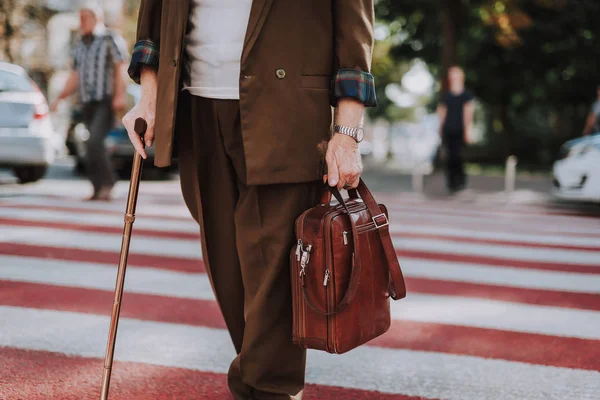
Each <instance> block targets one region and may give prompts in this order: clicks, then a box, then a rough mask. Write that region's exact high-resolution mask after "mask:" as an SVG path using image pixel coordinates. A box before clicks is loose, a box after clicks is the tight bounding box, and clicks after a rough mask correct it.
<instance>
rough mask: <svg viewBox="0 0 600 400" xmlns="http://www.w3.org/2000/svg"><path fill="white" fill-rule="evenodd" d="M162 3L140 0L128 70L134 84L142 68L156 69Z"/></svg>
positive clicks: (138, 81)
mask: <svg viewBox="0 0 600 400" xmlns="http://www.w3.org/2000/svg"><path fill="white" fill-rule="evenodd" d="M162 3H163V0H142V1H141V3H140V11H139V15H138V27H137V38H136V43H135V46H134V47H133V52H132V53H131V63H130V64H129V69H128V73H129V76H130V77H131V79H133V80H134V81H135V82H136V83H140V71H141V68H142V66H144V65H148V66H152V67H155V68H158V58H159V55H160V26H161V14H162Z"/></svg>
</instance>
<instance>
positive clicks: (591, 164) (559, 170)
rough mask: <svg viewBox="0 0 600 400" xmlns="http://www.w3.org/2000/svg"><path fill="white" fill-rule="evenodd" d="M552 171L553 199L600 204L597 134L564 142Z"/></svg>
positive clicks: (599, 162)
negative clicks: (555, 197) (554, 197)
mask: <svg viewBox="0 0 600 400" xmlns="http://www.w3.org/2000/svg"><path fill="white" fill-rule="evenodd" d="M553 172H554V179H553V182H554V194H555V195H556V196H558V197H560V198H563V199H573V200H583V201H594V202H600V133H596V134H594V135H590V136H585V137H582V138H578V139H574V140H571V141H569V142H567V143H565V144H564V145H563V146H562V148H561V153H560V157H559V159H558V160H557V161H556V162H555V163H554V171H553Z"/></svg>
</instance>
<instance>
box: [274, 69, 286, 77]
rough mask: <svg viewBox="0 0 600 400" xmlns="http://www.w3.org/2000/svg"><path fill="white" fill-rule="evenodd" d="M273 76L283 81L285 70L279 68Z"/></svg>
mask: <svg viewBox="0 0 600 400" xmlns="http://www.w3.org/2000/svg"><path fill="white" fill-rule="evenodd" d="M275 75H276V76H277V78H279V79H283V78H285V69H283V68H279V69H278V70H277V71H275Z"/></svg>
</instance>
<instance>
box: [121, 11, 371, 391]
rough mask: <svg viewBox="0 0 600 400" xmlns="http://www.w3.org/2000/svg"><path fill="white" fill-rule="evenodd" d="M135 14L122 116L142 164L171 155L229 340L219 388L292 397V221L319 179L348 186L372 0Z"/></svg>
mask: <svg viewBox="0 0 600 400" xmlns="http://www.w3.org/2000/svg"><path fill="white" fill-rule="evenodd" d="M138 24H139V25H138V42H137V44H136V46H135V48H134V51H133V55H132V62H131V65H130V68H129V72H130V75H131V77H132V78H133V79H134V80H135V81H138V82H141V85H142V97H141V101H140V102H139V103H138V104H137V105H136V107H134V108H133V109H132V110H131V111H130V112H129V113H128V114H127V115H126V116H125V118H124V119H123V121H124V124H125V126H126V127H127V129H128V131H129V135H130V138H131V140H132V142H133V144H134V145H135V147H136V149H137V151H138V152H139V153H141V154H142V156H143V157H146V153H145V151H144V148H143V144H142V142H141V141H140V138H139V137H138V136H137V135H136V134H135V133H134V131H133V125H134V121H135V119H136V118H138V117H142V118H144V119H145V120H146V121H147V122H148V130H147V132H146V135H145V138H144V139H145V142H146V143H145V144H146V145H147V146H150V145H152V144H153V143H155V146H156V149H155V164H156V165H158V166H167V165H169V164H170V162H171V157H172V155H173V154H176V155H177V157H178V160H179V168H180V176H181V187H182V192H183V196H184V199H185V201H186V204H187V206H188V208H189V210H190V211H191V214H192V215H193V217H194V218H195V219H196V221H198V223H199V224H200V225H201V226H202V244H203V257H204V262H205V266H206V271H207V273H208V276H209V277H210V279H211V282H212V285H213V289H214V292H215V295H216V298H217V302H218V304H219V306H220V307H221V311H222V313H223V316H224V318H225V323H226V325H227V328H228V330H229V333H230V335H231V339H232V341H233V344H234V347H235V350H236V351H237V357H236V358H235V359H234V360H233V362H232V364H231V366H230V369H229V373H228V383H229V388H230V390H231V392H232V393H233V395H234V397H235V398H236V399H290V398H300V397H301V391H302V389H303V387H304V374H305V357H306V353H305V350H304V349H301V348H298V347H296V346H294V345H293V344H292V337H291V336H292V332H291V331H292V329H291V328H292V304H291V288H290V276H289V261H288V260H289V254H290V250H291V248H292V246H293V242H294V221H295V219H296V218H297V217H298V216H299V215H300V214H301V213H302V212H303V211H305V210H306V209H308V208H310V207H312V206H314V205H316V204H317V203H318V201H319V197H320V194H321V192H322V191H323V188H324V185H323V180H328V183H329V185H332V186H337V187H339V188H343V187H346V188H350V187H356V186H357V185H358V181H359V177H360V174H361V172H362V165H361V160H360V153H359V151H358V142H359V141H360V140H362V128H361V123H362V119H363V112H364V108H365V106H374V105H376V99H375V90H374V82H373V76H372V75H371V74H370V72H369V70H370V63H371V53H372V46H373V1H372V0H352V1H348V0H304V1H297V0H277V1H274V0H253V1H252V0H236V1H232V0H191V1H189V2H188V1H182V2H179V1H166V0H163V1H161V0H142V2H141V8H140V13H139V21H138ZM331 106H333V107H335V113H334V114H335V121H334V124H333V125H334V129H333V134H332V133H331V129H330V128H331V125H332V124H331V123H332V109H331ZM327 141H328V146H327V152H326V156H325V160H326V162H327V169H328V171H327V175H326V176H325V175H324V171H323V165H322V164H323V163H322V162H321V159H322V154H320V153H319V150H318V147H319V144H320V143H322V142H325V143H327ZM190 351H193V349H190ZM200 356H201V355H200Z"/></svg>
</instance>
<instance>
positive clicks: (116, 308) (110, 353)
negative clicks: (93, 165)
mask: <svg viewBox="0 0 600 400" xmlns="http://www.w3.org/2000/svg"><path fill="white" fill-rule="evenodd" d="M142 163H143V160H142V157H141V156H140V155H139V154H138V153H137V152H136V153H135V156H134V159H133V167H132V170H131V180H130V183H129V194H128V196H127V207H126V211H125V217H124V219H125V222H124V226H123V238H122V240H121V254H120V258H119V268H118V271H117V282H116V284H115V298H114V302H113V308H112V313H111V316H110V326H109V330H108V343H107V345H106V355H105V357H104V373H103V375H102V390H101V393H100V400H107V399H108V391H109V387H110V377H111V372H112V364H113V358H114V354H115V344H116V340H117V329H118V327H119V316H120V313H121V301H122V299H123V287H124V285H125V271H126V269H127V258H128V257H129V245H130V242H131V232H132V230H133V222H134V221H135V208H136V203H137V197H138V189H139V185H140V175H141V169H142Z"/></svg>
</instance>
